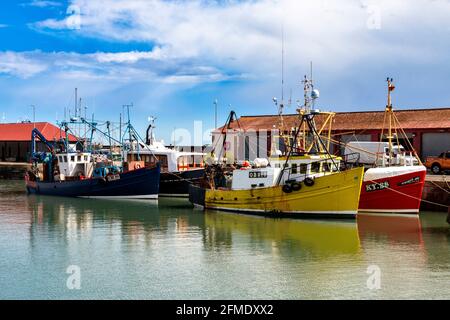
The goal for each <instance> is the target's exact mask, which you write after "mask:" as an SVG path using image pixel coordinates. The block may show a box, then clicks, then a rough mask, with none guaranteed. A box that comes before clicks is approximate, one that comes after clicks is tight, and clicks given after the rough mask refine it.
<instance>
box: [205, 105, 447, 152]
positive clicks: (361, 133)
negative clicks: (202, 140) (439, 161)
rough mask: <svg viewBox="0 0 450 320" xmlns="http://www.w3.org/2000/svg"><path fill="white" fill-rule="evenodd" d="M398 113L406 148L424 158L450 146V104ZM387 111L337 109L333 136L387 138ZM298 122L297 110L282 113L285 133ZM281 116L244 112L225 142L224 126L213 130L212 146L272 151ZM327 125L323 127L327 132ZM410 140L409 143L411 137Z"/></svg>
mask: <svg viewBox="0 0 450 320" xmlns="http://www.w3.org/2000/svg"><path fill="white" fill-rule="evenodd" d="M395 115H396V117H397V119H398V121H399V123H400V124H401V128H402V129H403V130H404V132H405V134H406V138H404V137H403V136H401V134H400V128H397V132H398V137H399V139H398V140H399V142H400V144H402V145H403V146H404V147H405V148H406V150H410V149H411V148H410V145H411V146H412V147H413V148H414V149H415V150H416V151H417V153H418V155H419V156H420V157H421V158H422V159H424V158H425V157H427V156H430V155H439V154H440V153H442V152H444V151H447V150H450V108H433V109H411V110H398V111H395ZM325 118H326V117H325V116H324V115H319V116H317V117H316V125H317V127H318V128H321V127H322V124H323V123H324V121H325ZM384 121H385V118H384V111H365V112H338V113H336V115H335V116H334V118H333V121H332V126H331V135H332V138H333V139H335V140H337V141H339V142H341V143H345V142H349V141H355V140H358V141H380V140H383V141H387V139H386V136H387V127H386V126H383V123H385V125H386V122H384ZM298 124H299V116H298V114H290V115H284V116H283V128H284V129H285V130H284V134H289V133H290V132H293V131H294V130H295V128H296V126H298ZM279 127H280V117H279V116H278V115H260V116H242V117H240V118H239V119H238V120H237V121H236V120H235V121H233V122H232V123H231V125H230V127H229V129H227V130H226V132H227V137H226V142H225V144H223V137H224V134H223V132H224V131H223V127H222V128H218V129H216V130H214V131H213V146H214V147H215V149H216V154H217V153H219V152H220V151H218V149H222V145H225V149H227V152H229V153H232V154H233V156H234V158H235V159H236V160H253V159H254V158H256V157H267V156H268V155H270V153H271V150H273V149H272V147H273V145H272V144H273V143H274V141H276V139H274V138H273V137H276V136H279V135H280V130H279V129H278V128H279ZM327 131H328V125H327V126H325V127H324V131H323V134H324V135H326V134H327ZM406 139H407V140H409V143H408V141H406ZM331 151H332V153H334V154H336V155H340V154H342V153H343V148H342V147H339V146H337V145H335V146H333V147H332V148H331Z"/></svg>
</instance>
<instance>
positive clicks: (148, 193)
mask: <svg viewBox="0 0 450 320" xmlns="http://www.w3.org/2000/svg"><path fill="white" fill-rule="evenodd" d="M118 176H119V177H120V178H118V179H117V177H116V179H115V180H112V179H86V180H77V181H62V182H43V181H27V190H28V192H29V193H34V194H41V195H50V196H63V197H84V198H128V199H156V198H157V197H158V192H159V179H160V166H159V165H158V166H156V167H154V168H142V169H138V170H134V171H129V172H125V173H121V174H119V175H118Z"/></svg>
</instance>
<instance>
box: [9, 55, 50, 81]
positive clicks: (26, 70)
mask: <svg viewBox="0 0 450 320" xmlns="http://www.w3.org/2000/svg"><path fill="white" fill-rule="evenodd" d="M46 69H47V65H46V64H45V63H44V62H43V61H37V60H34V59H30V58H28V57H27V55H26V54H24V53H16V52H11V51H6V52H0V74H9V75H13V76H17V77H19V78H24V79H27V78H30V77H32V76H34V75H36V74H38V73H40V72H42V71H44V70H46Z"/></svg>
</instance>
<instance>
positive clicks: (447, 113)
mask: <svg viewBox="0 0 450 320" xmlns="http://www.w3.org/2000/svg"><path fill="white" fill-rule="evenodd" d="M394 113H395V115H396V116H397V118H398V120H399V122H400V125H401V127H402V128H403V129H405V130H411V129H412V130H414V129H449V128H450V108H439V109H413V110H398V111H394ZM283 119H284V127H285V129H288V128H292V127H295V126H297V125H298V123H299V116H298V114H288V115H283ZM324 119H325V116H324V115H319V116H317V117H316V124H317V127H319V128H320V126H321V124H322V123H323V121H324ZM383 119H384V111H367V112H337V113H336V116H335V117H334V120H333V125H332V129H333V130H335V131H347V130H348V131H353V130H380V129H382V128H383ZM239 123H240V125H241V127H242V128H243V129H244V130H272V129H277V128H278V124H279V118H278V115H261V116H242V117H240V118H239ZM238 127H239V126H238V125H237V123H236V121H234V122H233V123H232V125H231V128H233V129H238ZM385 128H386V126H385ZM220 129H221V128H219V129H218V130H220Z"/></svg>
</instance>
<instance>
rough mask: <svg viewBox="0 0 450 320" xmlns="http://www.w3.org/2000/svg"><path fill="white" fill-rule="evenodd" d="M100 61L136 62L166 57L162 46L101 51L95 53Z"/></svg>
mask: <svg viewBox="0 0 450 320" xmlns="http://www.w3.org/2000/svg"><path fill="white" fill-rule="evenodd" d="M93 56H94V57H95V58H96V59H97V61H98V62H118V63H135V62H137V61H139V60H160V59H162V58H163V57H164V53H163V51H162V50H161V48H159V47H156V48H154V49H153V50H152V51H147V52H142V51H129V52H117V53H109V52H108V53H105V52H99V53H96V54H94V55H93Z"/></svg>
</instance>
